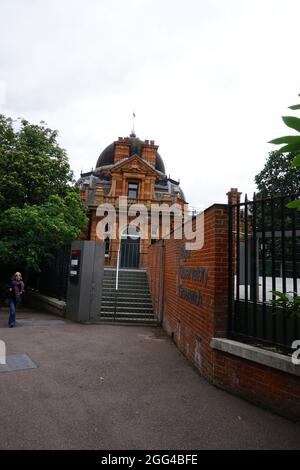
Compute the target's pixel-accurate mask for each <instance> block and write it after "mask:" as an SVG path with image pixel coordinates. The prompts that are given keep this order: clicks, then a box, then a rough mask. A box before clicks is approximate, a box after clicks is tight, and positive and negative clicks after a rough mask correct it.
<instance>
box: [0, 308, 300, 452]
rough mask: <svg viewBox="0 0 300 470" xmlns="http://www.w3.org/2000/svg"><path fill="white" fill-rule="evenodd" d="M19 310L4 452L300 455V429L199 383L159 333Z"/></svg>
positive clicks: (2, 324) (4, 382) (8, 334)
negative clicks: (22, 366)
mask: <svg viewBox="0 0 300 470" xmlns="http://www.w3.org/2000/svg"><path fill="white" fill-rule="evenodd" d="M51 319H52V320H56V321H57V320H58V318H57V317H54V316H53V317H52V316H51V315H45V314H40V313H36V312H33V311H25V312H24V311H23V312H18V314H17V320H19V322H20V323H21V324H22V322H23V323H24V322H25V323H26V321H27V326H26V327H24V325H23V326H17V327H15V328H7V325H6V322H7V313H6V311H5V310H3V309H2V310H1V312H0V339H1V340H4V341H5V343H6V348H7V355H13V354H27V355H28V356H29V357H30V359H31V360H32V361H33V362H34V363H35V364H36V365H37V368H36V369H27V370H18V371H12V372H2V373H0V397H1V399H0V449H99V450H102V449H105V450H115V449H128V450H137V449H146V450H149V449H155V450H164V449H172V450H188V449H197V450H198V449H199V450H201V449H299V448H300V425H299V424H295V423H293V422H290V421H288V420H286V419H284V418H281V417H279V416H277V415H274V414H272V413H270V412H268V411H265V410H263V409H261V408H259V407H257V406H254V405H252V404H250V403H248V402H247V401H244V400H242V399H240V398H238V397H236V396H233V395H231V394H229V393H227V392H225V391H223V390H220V389H218V388H216V387H214V386H213V385H211V384H209V383H208V382H207V381H206V380H205V379H204V378H202V377H201V376H200V375H199V374H198V372H197V371H196V369H195V368H194V367H193V366H192V365H190V363H189V362H188V361H187V360H186V358H185V357H184V356H183V355H182V354H181V353H180V352H179V351H178V349H177V348H176V346H175V345H174V343H173V342H172V341H171V339H170V338H169V337H168V336H166V335H165V334H164V332H163V330H162V329H161V328H153V327H140V326H118V325H80V324H76V323H72V322H68V321H66V322H65V323H59V324H57V322H56V323H53V324H52V322H51V321H50V322H49V321H48V322H45V321H44V323H39V321H40V320H51Z"/></svg>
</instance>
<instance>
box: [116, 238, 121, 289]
mask: <svg viewBox="0 0 300 470" xmlns="http://www.w3.org/2000/svg"><path fill="white" fill-rule="evenodd" d="M120 250H121V241H120V243H119V249H118V255H117V270H116V291H117V290H118V288H119V269H120Z"/></svg>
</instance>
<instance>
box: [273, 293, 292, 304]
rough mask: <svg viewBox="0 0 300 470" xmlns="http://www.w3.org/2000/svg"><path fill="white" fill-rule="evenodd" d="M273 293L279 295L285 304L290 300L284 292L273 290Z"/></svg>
mask: <svg viewBox="0 0 300 470" xmlns="http://www.w3.org/2000/svg"><path fill="white" fill-rule="evenodd" d="M271 292H272V294H275V295H277V297H279V298H280V300H284V301H285V302H286V301H288V300H289V299H288V297H287V296H286V294H284V293H283V292H280V291H278V290H272V291H271Z"/></svg>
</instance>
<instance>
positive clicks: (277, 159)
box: [255, 151, 300, 196]
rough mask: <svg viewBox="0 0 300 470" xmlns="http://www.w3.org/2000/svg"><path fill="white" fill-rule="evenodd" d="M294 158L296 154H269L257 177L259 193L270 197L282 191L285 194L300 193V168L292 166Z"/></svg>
mask: <svg viewBox="0 0 300 470" xmlns="http://www.w3.org/2000/svg"><path fill="white" fill-rule="evenodd" d="M294 157H295V154H294V153H289V154H288V155H283V154H282V153H281V154H280V153H278V152H276V151H275V152H270V153H269V156H268V158H267V161H266V164H265V166H264V168H263V169H262V170H261V171H260V172H259V173H258V174H257V175H256V176H255V183H256V186H257V189H258V191H259V193H261V194H264V195H268V196H270V195H271V194H272V193H280V192H281V191H282V192H284V193H285V194H294V193H296V192H300V168H294V167H292V166H291V165H292V162H293V160H294Z"/></svg>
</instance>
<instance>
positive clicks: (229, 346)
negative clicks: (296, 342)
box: [210, 338, 300, 377]
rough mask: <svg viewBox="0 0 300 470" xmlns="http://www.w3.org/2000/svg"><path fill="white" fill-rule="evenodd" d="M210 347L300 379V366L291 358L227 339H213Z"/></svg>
mask: <svg viewBox="0 0 300 470" xmlns="http://www.w3.org/2000/svg"><path fill="white" fill-rule="evenodd" d="M210 346H211V347H212V348H213V349H218V350H219V351H223V352H225V353H228V354H232V355H233V356H237V357H239V358H242V359H247V360H248V361H252V362H256V363H258V364H262V365H264V366H267V367H270V368H273V369H278V370H281V371H283V372H286V373H288V374H292V375H296V376H298V377H300V364H299V365H297V364H293V363H292V358H291V356H285V355H283V354H279V353H276V352H273V351H269V350H267V349H263V348H259V347H257V346H252V345H250V344H246V343H240V342H239V341H234V340H231V339H227V338H212V339H211V342H210Z"/></svg>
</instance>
